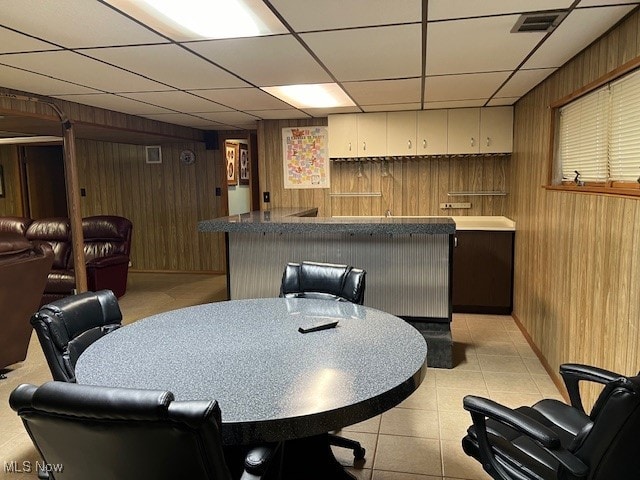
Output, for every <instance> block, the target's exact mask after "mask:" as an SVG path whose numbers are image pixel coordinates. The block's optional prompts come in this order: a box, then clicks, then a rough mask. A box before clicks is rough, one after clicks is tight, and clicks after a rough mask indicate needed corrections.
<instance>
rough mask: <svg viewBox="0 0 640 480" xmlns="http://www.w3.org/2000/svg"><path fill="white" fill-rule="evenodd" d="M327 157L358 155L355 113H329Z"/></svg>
mask: <svg viewBox="0 0 640 480" xmlns="http://www.w3.org/2000/svg"><path fill="white" fill-rule="evenodd" d="M328 120H329V157H331V158H355V157H357V156H358V120H357V114H355V113H346V114H341V115H329V119H328Z"/></svg>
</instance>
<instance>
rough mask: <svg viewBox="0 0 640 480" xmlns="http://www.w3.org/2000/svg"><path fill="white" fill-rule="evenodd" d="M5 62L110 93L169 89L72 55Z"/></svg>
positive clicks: (58, 53) (63, 53)
mask: <svg viewBox="0 0 640 480" xmlns="http://www.w3.org/2000/svg"><path fill="white" fill-rule="evenodd" d="M2 62H3V63H6V64H8V65H11V66H14V67H18V68H23V69H25V70H30V71H35V72H40V73H43V74H45V75H49V76H52V77H54V78H57V79H60V80H67V81H70V82H74V83H78V84H80V85H84V86H86V87H92V88H96V89H100V90H104V91H105V92H111V93H115V92H118V91H129V92H131V91H140V90H162V89H166V88H167V87H165V86H164V85H162V84H160V83H157V82H154V81H152V80H148V79H146V78H143V77H141V76H138V75H135V74H133V73H129V72H125V71H124V70H120V69H118V68H115V67H110V66H109V65H105V64H104V63H101V62H98V61H97V60H93V59H91V58H87V57H83V56H82V55H78V54H77V53H73V52H69V51H55V52H40V53H19V54H16V55H5V56H3V57H2Z"/></svg>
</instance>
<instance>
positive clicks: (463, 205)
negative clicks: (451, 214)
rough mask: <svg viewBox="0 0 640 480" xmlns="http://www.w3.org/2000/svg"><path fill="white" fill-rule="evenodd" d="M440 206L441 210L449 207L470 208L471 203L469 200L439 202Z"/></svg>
mask: <svg viewBox="0 0 640 480" xmlns="http://www.w3.org/2000/svg"><path fill="white" fill-rule="evenodd" d="M440 208H441V209H442V210H447V209H449V208H471V203H469V202H458V203H441V204H440Z"/></svg>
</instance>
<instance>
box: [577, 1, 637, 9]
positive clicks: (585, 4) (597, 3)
mask: <svg viewBox="0 0 640 480" xmlns="http://www.w3.org/2000/svg"><path fill="white" fill-rule="evenodd" d="M612 3H615V4H623V3H624V4H636V5H637V4H639V3H640V2H639V1H638V0H614V1H612V0H581V2H580V4H579V5H578V8H582V7H596V6H608V5H611V4H612Z"/></svg>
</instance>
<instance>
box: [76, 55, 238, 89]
mask: <svg viewBox="0 0 640 480" xmlns="http://www.w3.org/2000/svg"><path fill="white" fill-rule="evenodd" d="M82 53H84V54H86V55H89V56H91V57H94V58H97V59H99V60H103V61H105V62H108V63H111V64H113V65H116V66H118V67H122V68H124V69H127V70H130V71H135V72H137V73H140V74H142V75H145V76H147V77H149V78H152V79H154V80H157V81H159V82H163V83H166V84H168V85H171V86H172V87H175V88H179V89H182V90H187V89H195V88H214V87H215V88H229V87H243V86H248V85H247V83H246V82H243V81H242V80H240V79H239V78H237V77H236V76H234V75H231V74H230V73H228V72H226V71H224V70H223V69H221V68H219V67H216V66H215V65H212V64H211V63H210V62H208V61H206V60H204V59H202V58H200V57H198V56H196V55H193V54H192V53H191V52H188V51H186V50H185V49H184V48H181V47H179V46H177V45H144V46H136V47H116V48H98V49H89V50H83V51H82Z"/></svg>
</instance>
